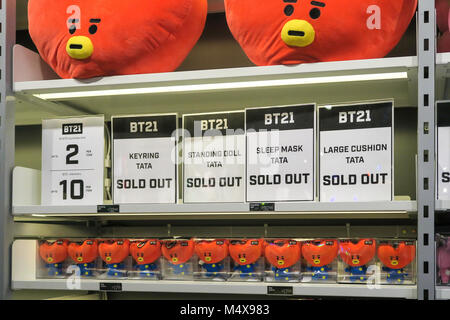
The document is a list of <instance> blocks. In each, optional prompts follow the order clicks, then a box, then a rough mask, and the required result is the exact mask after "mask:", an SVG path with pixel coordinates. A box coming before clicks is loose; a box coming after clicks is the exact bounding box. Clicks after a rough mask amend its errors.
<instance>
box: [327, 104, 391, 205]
mask: <svg viewBox="0 0 450 320" xmlns="http://www.w3.org/2000/svg"><path fill="white" fill-rule="evenodd" d="M393 106H394V103H393V102H392V101H389V102H377V103H362V104H356V105H344V106H327V107H321V108H320V109H319V132H320V137H319V139H320V147H319V150H320V190H319V193H320V195H319V196H320V201H323V202H353V201H392V198H393V169H392V166H393V160H392V159H393Z"/></svg>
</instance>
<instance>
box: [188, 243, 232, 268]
mask: <svg viewBox="0 0 450 320" xmlns="http://www.w3.org/2000/svg"><path fill="white" fill-rule="evenodd" d="M195 253H196V254H197V256H198V258H199V259H200V260H202V261H203V262H205V263H208V264H211V263H218V262H220V261H222V260H223V259H225V258H226V257H227V256H228V243H227V242H226V241H225V240H212V241H208V240H199V241H196V242H195Z"/></svg>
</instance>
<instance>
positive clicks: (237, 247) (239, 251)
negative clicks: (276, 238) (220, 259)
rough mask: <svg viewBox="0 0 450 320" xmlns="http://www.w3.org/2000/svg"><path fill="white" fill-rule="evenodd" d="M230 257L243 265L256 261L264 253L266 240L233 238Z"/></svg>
mask: <svg viewBox="0 0 450 320" xmlns="http://www.w3.org/2000/svg"><path fill="white" fill-rule="evenodd" d="M228 249H229V251H230V257H231V258H232V259H233V260H234V262H235V263H237V264H238V265H241V266H245V265H248V264H252V263H255V262H256V261H258V259H259V258H260V257H261V256H262V255H263V253H264V241H263V240H261V239H250V240H231V241H230V245H229V248H228Z"/></svg>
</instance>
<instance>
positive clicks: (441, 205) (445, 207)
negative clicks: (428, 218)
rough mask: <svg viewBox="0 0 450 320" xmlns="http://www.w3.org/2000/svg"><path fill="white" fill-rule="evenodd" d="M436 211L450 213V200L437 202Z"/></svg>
mask: <svg viewBox="0 0 450 320" xmlns="http://www.w3.org/2000/svg"><path fill="white" fill-rule="evenodd" d="M435 209H436V211H450V200H437V201H436V208H435Z"/></svg>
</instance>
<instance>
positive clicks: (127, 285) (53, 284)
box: [12, 279, 417, 299]
mask: <svg viewBox="0 0 450 320" xmlns="http://www.w3.org/2000/svg"><path fill="white" fill-rule="evenodd" d="M67 282H68V281H67V280H66V279H53V280H50V279H42V280H34V281H13V283H12V287H13V289H14V290H19V289H39V290H68V289H69V288H73V287H72V286H73V284H71V283H69V287H68V283H67ZM100 283H114V284H118V283H120V284H121V288H122V291H124V292H183V293H206V292H207V293H211V294H252V295H267V293H268V287H269V286H276V287H292V289H293V296H310V297H315V296H327V297H361V298H364V297H367V298H368V297H370V298H404V299H415V298H416V291H417V288H416V286H392V285H386V286H385V285H381V286H379V287H378V288H372V289H371V288H369V287H368V286H367V285H357V284H355V285H351V284H308V283H300V284H279V283H273V284H268V283H262V282H261V283H253V282H206V281H205V282H196V281H139V280H124V281H112V280H81V281H80V282H79V287H78V288H77V289H76V290H85V291H86V290H87V291H99V290H100Z"/></svg>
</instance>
